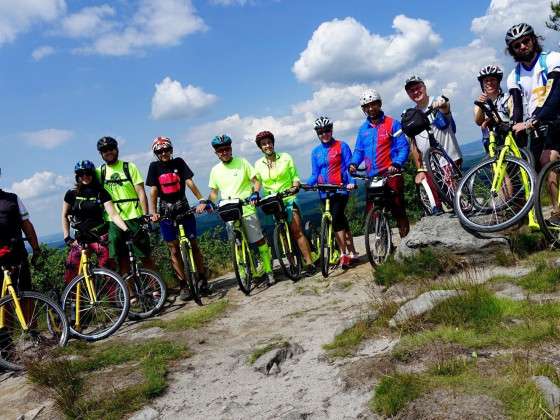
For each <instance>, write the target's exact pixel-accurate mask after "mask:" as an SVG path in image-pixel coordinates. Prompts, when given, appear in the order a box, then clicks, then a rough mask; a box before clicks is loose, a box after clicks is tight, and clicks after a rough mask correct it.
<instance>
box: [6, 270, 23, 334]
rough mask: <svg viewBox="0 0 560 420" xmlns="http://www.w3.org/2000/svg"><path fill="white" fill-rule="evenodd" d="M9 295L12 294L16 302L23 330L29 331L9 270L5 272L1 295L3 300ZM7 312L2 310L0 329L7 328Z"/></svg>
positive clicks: (18, 317)
mask: <svg viewBox="0 0 560 420" xmlns="http://www.w3.org/2000/svg"><path fill="white" fill-rule="evenodd" d="M8 293H10V295H11V296H12V299H13V300H14V306H15V309H16V317H17V319H18V321H19V323H20V325H21V328H22V329H23V330H24V331H27V330H28V329H29V326H28V325H27V322H26V321H25V317H24V316H23V310H22V309H21V304H20V302H19V299H18V297H17V294H16V291H15V290H14V286H12V278H11V277H10V272H9V271H8V270H4V282H3V283H2V294H1V295H0V298H3V297H4V296H6V295H7V294H8ZM5 310H6V309H4V308H0V329H2V328H5V327H6V320H5V313H4V311H5Z"/></svg>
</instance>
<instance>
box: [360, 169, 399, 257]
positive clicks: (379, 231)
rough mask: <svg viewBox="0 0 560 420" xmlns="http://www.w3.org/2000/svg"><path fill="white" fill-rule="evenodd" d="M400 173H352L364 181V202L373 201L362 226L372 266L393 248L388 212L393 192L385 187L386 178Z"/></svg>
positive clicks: (387, 255) (386, 255)
mask: <svg viewBox="0 0 560 420" xmlns="http://www.w3.org/2000/svg"><path fill="white" fill-rule="evenodd" d="M400 175H401V174H395V175H389V174H387V173H385V174H381V175H378V176H373V177H370V176H367V175H360V174H357V173H355V174H352V176H353V177H354V179H362V180H364V181H366V202H372V203H373V205H372V206H371V208H370V209H369V211H368V213H367V215H366V222H365V227H364V240H365V244H366V254H367V256H368V259H369V263H370V264H371V265H372V267H377V266H378V265H380V264H383V263H384V262H385V261H387V258H389V255H390V254H391V251H392V249H393V240H392V234H391V227H390V226H389V221H388V214H389V213H390V212H391V202H390V196H391V195H392V194H394V192H393V191H392V190H390V189H388V188H387V180H388V179H389V178H391V177H393V176H400Z"/></svg>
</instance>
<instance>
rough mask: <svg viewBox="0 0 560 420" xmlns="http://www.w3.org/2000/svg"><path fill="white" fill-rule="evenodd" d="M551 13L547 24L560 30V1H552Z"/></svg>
mask: <svg viewBox="0 0 560 420" xmlns="http://www.w3.org/2000/svg"><path fill="white" fill-rule="evenodd" d="M550 10H551V12H552V13H551V14H550V15H549V16H548V21H547V22H546V26H547V27H549V28H550V29H553V30H555V31H560V1H559V2H556V3H555V2H553V1H552V2H550Z"/></svg>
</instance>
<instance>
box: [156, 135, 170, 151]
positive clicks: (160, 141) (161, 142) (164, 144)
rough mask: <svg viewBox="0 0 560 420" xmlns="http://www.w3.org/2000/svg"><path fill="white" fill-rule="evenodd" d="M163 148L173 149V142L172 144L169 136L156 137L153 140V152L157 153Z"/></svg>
mask: <svg viewBox="0 0 560 420" xmlns="http://www.w3.org/2000/svg"><path fill="white" fill-rule="evenodd" d="M161 149H173V144H171V140H170V139H169V137H156V138H155V139H154V141H152V152H154V153H156V152H157V151H158V150H161Z"/></svg>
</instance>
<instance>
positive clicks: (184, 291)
mask: <svg viewBox="0 0 560 420" xmlns="http://www.w3.org/2000/svg"><path fill="white" fill-rule="evenodd" d="M190 298H191V294H190V293H189V291H188V290H187V289H186V288H184V289H181V290H180V291H179V299H181V300H182V301H183V302H186V301H188V300H189V299H190Z"/></svg>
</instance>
